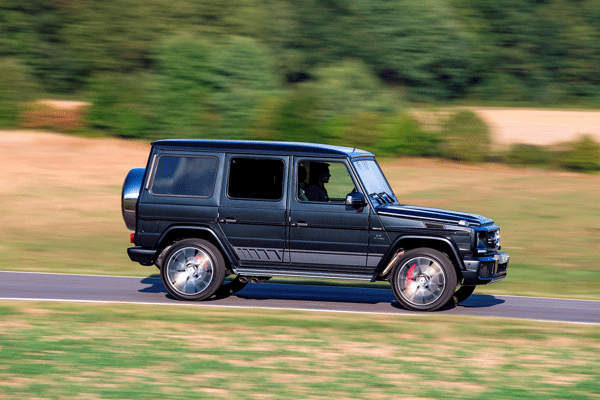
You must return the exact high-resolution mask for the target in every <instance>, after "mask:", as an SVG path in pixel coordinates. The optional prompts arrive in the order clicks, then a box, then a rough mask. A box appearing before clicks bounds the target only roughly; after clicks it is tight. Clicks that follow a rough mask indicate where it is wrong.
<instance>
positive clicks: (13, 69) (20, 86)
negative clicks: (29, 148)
mask: <svg viewBox="0 0 600 400" xmlns="http://www.w3.org/2000/svg"><path fill="white" fill-rule="evenodd" d="M37 90H39V88H38V86H37V83H36V81H35V78H34V77H33V75H32V71H31V69H30V68H28V67H27V66H25V65H23V64H21V63H20V62H19V61H18V60H17V59H14V58H0V126H13V125H15V124H16V122H17V120H18V118H19V115H20V114H21V112H22V109H23V107H24V104H25V102H26V101H27V100H29V99H31V98H32V97H33V96H34V93H36V91H37Z"/></svg>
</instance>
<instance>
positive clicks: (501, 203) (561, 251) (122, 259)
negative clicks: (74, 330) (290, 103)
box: [0, 132, 600, 300]
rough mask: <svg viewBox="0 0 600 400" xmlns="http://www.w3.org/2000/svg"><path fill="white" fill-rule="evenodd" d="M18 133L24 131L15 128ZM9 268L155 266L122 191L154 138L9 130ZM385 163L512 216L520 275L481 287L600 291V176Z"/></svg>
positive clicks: (118, 271)
mask: <svg viewBox="0 0 600 400" xmlns="http://www.w3.org/2000/svg"><path fill="white" fill-rule="evenodd" d="M11 138H12V139H11ZM0 144H1V145H2V146H1V147H0V151H2V154H3V157H0V163H2V164H0V168H1V169H2V170H3V171H4V173H3V174H2V176H0V225H1V226H2V230H0V269H2V270H12V271H37V272H61V273H64V272H66V273H80V274H101V275H126V276H148V275H151V274H155V273H157V270H156V268H154V267H143V266H140V265H139V264H136V263H133V262H130V261H129V259H128V257H127V254H126V248H127V247H128V246H130V244H129V231H127V229H126V228H125V225H124V223H123V221H122V218H121V214H120V191H121V184H122V182H123V179H124V177H125V175H126V173H127V171H129V169H130V168H134V167H141V166H144V165H145V163H146V159H147V154H148V145H147V144H144V143H138V142H129V141H120V140H115V139H85V138H74V137H69V136H62V135H50V134H41V133H24V132H21V133H17V134H14V135H13V136H10V135H8V134H2V135H0ZM382 164H383V169H384V171H385V173H386V176H387V177H388V179H389V180H390V183H391V185H392V187H393V188H394V190H395V193H396V195H397V197H398V199H399V200H400V202H402V203H407V204H415V205H424V206H431V207H441V208H449V209H455V210H459V211H468V212H474V213H479V214H482V215H485V216H488V217H491V218H493V219H494V220H495V221H496V223H498V225H500V227H501V232H502V240H501V242H502V246H503V250H506V251H507V252H508V253H509V254H510V255H511V262H510V266H509V274H508V277H507V278H506V279H505V280H504V281H502V282H500V283H497V284H493V285H490V286H488V287H481V288H478V292H480V293H491V294H514V295H528V296H542V297H544V296H546V297H555V296H556V297H572V298H582V299H594V300H598V299H600V292H599V291H598V287H600V202H599V201H598V198H600V176H598V175H589V174H577V173H567V172H546V171H539V170H527V169H511V168H508V167H506V166H499V165H489V164H488V165H484V166H478V165H469V164H458V163H450V162H443V161H434V160H429V159H396V160H389V161H386V162H384V163H382Z"/></svg>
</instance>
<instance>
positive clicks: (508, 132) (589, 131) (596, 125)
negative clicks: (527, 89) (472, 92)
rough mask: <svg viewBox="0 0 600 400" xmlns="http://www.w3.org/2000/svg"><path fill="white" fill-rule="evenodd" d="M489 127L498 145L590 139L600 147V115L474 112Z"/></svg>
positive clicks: (596, 112) (576, 112)
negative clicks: (583, 136)
mask: <svg viewBox="0 0 600 400" xmlns="http://www.w3.org/2000/svg"><path fill="white" fill-rule="evenodd" d="M473 111H474V112H476V113H477V114H478V115H479V116H480V117H481V118H482V119H483V120H484V121H485V122H486V123H487V124H488V126H489V128H490V130H491V133H492V138H493V141H494V144H495V145H497V146H499V147H503V146H508V145H511V144H515V143H526V144H534V145H538V146H546V145H552V144H556V143H560V142H565V141H570V140H573V139H576V138H577V137H578V136H581V135H590V136H592V138H593V139H594V140H595V141H596V142H599V143H600V111H583V110H582V111H560V110H536V109H510V108H506V109H488V108H474V109H473Z"/></svg>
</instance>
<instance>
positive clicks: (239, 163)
mask: <svg viewBox="0 0 600 400" xmlns="http://www.w3.org/2000/svg"><path fill="white" fill-rule="evenodd" d="M283 170H284V164H283V161H282V160H270V159H252V158H233V159H232V160H231V163H230V165H229V186H228V187H227V195H228V196H229V197H231V198H234V199H254V200H279V199H281V197H282V195H283Z"/></svg>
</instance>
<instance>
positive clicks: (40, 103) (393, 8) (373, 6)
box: [0, 0, 600, 171]
mask: <svg viewBox="0 0 600 400" xmlns="http://www.w3.org/2000/svg"><path fill="white" fill-rule="evenodd" d="M46 99H53V100H56V99H58V100H61V99H64V100H78V101H81V102H82V103H81V104H79V105H77V103H72V104H75V105H71V106H70V107H64V106H61V105H60V103H57V102H49V101H44V100H46ZM598 104H600V4H599V2H598V1H597V0H496V1H487V0H421V1H414V0H397V1H387V0H363V1H350V0H306V1H295V0H230V1H226V2H224V1H221V0H202V1H192V0H174V1H170V2H164V1H152V0H151V1H143V2H140V1H135V0H110V1H101V0H92V1H72V0H1V1H0V126H3V127H9V128H10V127H22V128H38V129H46V130H51V131H59V132H75V133H79V134H86V135H110V136H118V137H123V138H140V139H156V138H171V137H188V138H235V139H268V140H302V141H315V142H321V143H332V144H344V145H352V146H359V147H362V148H366V149H367V150H371V151H373V152H375V153H376V154H377V155H380V156H399V155H418V156H436V157H444V158H450V159H458V160H467V161H490V160H491V161H503V162H510V163H513V164H530V165H531V164H533V165H545V166H551V167H558V168H566V169H574V170H587V171H595V170H598V169H600V150H599V149H598V144H597V141H598V140H597V139H594V138H593V137H591V136H585V133H586V132H581V133H582V134H583V136H581V137H577V138H573V139H572V140H571V141H570V142H569V143H562V144H561V145H560V146H553V147H548V146H539V145H532V144H527V143H523V144H515V143H513V145H512V147H511V148H503V149H502V151H498V149H494V148H493V147H491V146H490V145H491V139H490V134H489V127H488V126H487V125H486V123H485V121H482V120H481V118H480V116H478V114H477V113H475V112H473V111H472V110H470V109H469V107H471V106H520V107H523V106H527V107H531V106H533V107H553V108H573V107H576V108H597V107H598ZM459 106H460V107H461V108H457V107H459ZM436 107H445V108H444V110H443V112H441V111H440V110H439V109H435V108H436ZM448 107H450V108H448ZM432 108H434V110H433V117H432V114H431V112H428V113H419V112H415V111H414V110H415V109H426V110H428V111H431V110H432ZM424 114H425V115H424Z"/></svg>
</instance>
